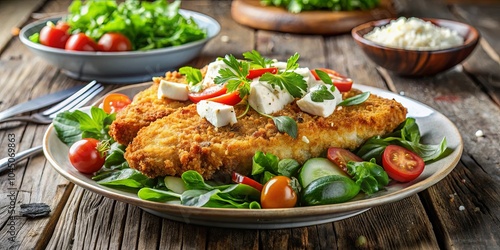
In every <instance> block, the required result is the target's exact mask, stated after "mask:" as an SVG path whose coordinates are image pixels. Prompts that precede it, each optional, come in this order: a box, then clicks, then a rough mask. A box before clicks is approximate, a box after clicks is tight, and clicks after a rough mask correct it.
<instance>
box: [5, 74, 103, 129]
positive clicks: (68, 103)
mask: <svg viewBox="0 0 500 250" xmlns="http://www.w3.org/2000/svg"><path fill="white" fill-rule="evenodd" d="M103 89H104V87H103V86H102V85H101V84H100V83H97V82H96V81H92V82H90V83H89V84H87V85H86V86H85V87H83V88H82V89H80V90H79V91H78V92H76V93H74V94H73V95H72V96H70V97H68V98H67V99H65V100H63V101H61V102H60V103H58V104H56V105H54V106H53V107H51V108H49V109H47V110H45V111H43V112H41V113H35V114H32V115H25V116H14V117H10V118H7V119H3V120H1V121H0V123H4V122H13V121H20V122H31V123H36V124H49V123H51V122H52V120H53V119H54V117H56V115H57V114H58V113H61V112H63V111H74V110H76V109H78V108H81V107H82V106H83V105H85V104H86V103H87V102H89V101H90V100H91V99H92V98H94V97H95V96H96V95H97V94H99V93H100V92H101V91H102V90H103Z"/></svg>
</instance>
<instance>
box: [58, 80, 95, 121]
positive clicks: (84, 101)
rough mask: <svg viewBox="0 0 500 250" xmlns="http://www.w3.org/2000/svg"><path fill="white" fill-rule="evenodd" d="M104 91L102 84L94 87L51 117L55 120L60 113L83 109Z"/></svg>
mask: <svg viewBox="0 0 500 250" xmlns="http://www.w3.org/2000/svg"><path fill="white" fill-rule="evenodd" d="M102 90H104V87H103V86H102V85H101V84H98V85H95V86H93V87H92V88H91V89H89V90H88V91H87V92H85V93H84V94H83V95H81V96H80V97H79V98H77V99H75V100H73V102H71V103H69V104H68V105H66V106H65V107H63V108H61V109H59V110H58V111H56V112H54V113H52V114H50V115H49V117H50V118H54V117H56V115H57V114H58V113H61V112H63V111H75V110H76V109H78V108H81V107H83V106H84V105H86V104H87V103H88V102H89V101H90V100H91V99H92V98H94V97H95V96H96V95H97V94H99V93H100V92H101V91H102Z"/></svg>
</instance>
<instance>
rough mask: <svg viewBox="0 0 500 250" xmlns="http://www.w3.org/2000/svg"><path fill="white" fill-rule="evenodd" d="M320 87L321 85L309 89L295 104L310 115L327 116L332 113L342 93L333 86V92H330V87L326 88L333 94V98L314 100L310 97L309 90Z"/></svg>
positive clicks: (312, 90) (340, 99)
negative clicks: (320, 100)
mask: <svg viewBox="0 0 500 250" xmlns="http://www.w3.org/2000/svg"><path fill="white" fill-rule="evenodd" d="M330 86H331V85H330ZM320 87H321V85H318V86H316V87H313V88H311V91H310V92H309V93H307V94H306V95H305V96H304V97H303V98H302V99H300V100H298V101H297V105H298V106H299V108H300V109H301V110H302V111H304V112H306V113H309V114H311V115H317V116H322V117H328V116H330V115H331V114H333V112H334V111H335V108H336V107H337V104H338V103H340V102H341V101H342V95H341V94H340V92H339V90H338V89H337V88H335V91H334V92H331V91H330V88H327V89H328V91H329V92H330V93H331V94H333V96H334V97H335V98H334V99H332V100H323V101H322V102H315V101H313V100H312V99H311V92H314V91H316V90H318V89H319V88H320ZM327 87H329V86H327Z"/></svg>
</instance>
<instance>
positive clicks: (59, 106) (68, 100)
mask: <svg viewBox="0 0 500 250" xmlns="http://www.w3.org/2000/svg"><path fill="white" fill-rule="evenodd" d="M95 85H100V84H99V83H97V82H96V81H92V82H90V83H89V84H87V85H86V86H84V87H83V88H82V89H80V90H79V91H77V92H76V93H74V94H73V95H71V96H70V97H68V98H66V99H65V100H64V101H62V102H60V103H58V104H56V105H54V106H53V107H51V108H49V109H47V110H45V111H44V112H42V115H51V114H53V113H55V112H57V111H59V110H60V109H62V108H64V107H66V106H67V105H68V104H69V103H71V102H72V101H74V100H75V99H77V98H79V97H80V96H81V95H83V94H84V93H85V92H87V91H88V90H89V89H91V88H92V87H94V86H95Z"/></svg>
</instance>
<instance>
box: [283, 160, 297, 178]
mask: <svg viewBox="0 0 500 250" xmlns="http://www.w3.org/2000/svg"><path fill="white" fill-rule="evenodd" d="M300 167H301V166H300V164H299V163H298V162H297V161H296V160H294V159H283V160H281V161H279V163H278V174H279V175H284V176H287V177H292V176H295V174H296V173H297V172H298V171H299V169H300Z"/></svg>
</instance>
